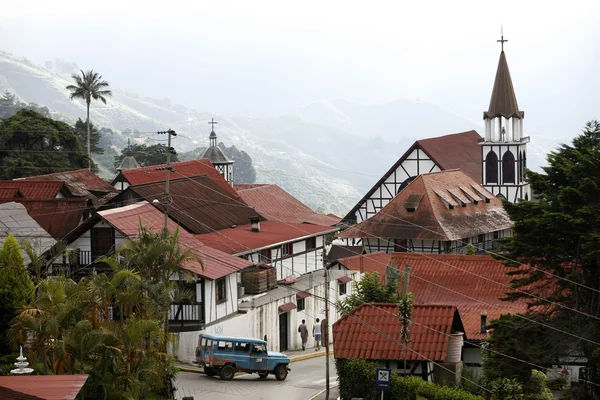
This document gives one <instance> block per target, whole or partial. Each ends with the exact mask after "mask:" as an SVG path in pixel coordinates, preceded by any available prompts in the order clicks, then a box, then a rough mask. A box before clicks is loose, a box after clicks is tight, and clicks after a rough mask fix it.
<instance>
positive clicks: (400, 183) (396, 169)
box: [343, 131, 482, 222]
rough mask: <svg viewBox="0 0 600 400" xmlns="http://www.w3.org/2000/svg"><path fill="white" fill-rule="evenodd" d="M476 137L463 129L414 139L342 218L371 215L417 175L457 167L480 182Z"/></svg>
mask: <svg viewBox="0 0 600 400" xmlns="http://www.w3.org/2000/svg"><path fill="white" fill-rule="evenodd" d="M480 138H481V136H479V134H478V133H477V132H475V131H467V132H462V133H455V134H450V135H445V136H440V137H437V138H430V139H423V140H418V141H416V142H415V143H414V144H413V145H412V146H411V147H410V148H409V149H408V150H407V151H406V152H405V153H404V154H403V155H402V157H400V158H399V159H398V161H396V163H394V165H392V167H391V168H390V169H389V170H388V171H387V172H386V173H385V174H384V175H383V176H382V177H381V179H379V180H378V181H377V183H375V185H374V186H373V187H372V188H371V189H370V190H369V191H368V192H367V194H365V196H363V198H362V199H361V200H360V201H359V202H358V203H357V204H356V205H355V206H354V207H353V208H352V209H351V210H350V211H349V212H348V214H347V215H346V216H345V217H344V218H343V220H344V221H347V222H351V221H356V222H360V221H364V220H365V219H367V218H370V217H372V216H373V215H375V214H376V213H377V212H378V211H379V210H380V209H381V208H383V207H384V206H385V205H386V204H387V203H388V202H389V201H390V200H391V199H393V198H394V197H395V196H396V195H397V194H398V192H399V191H400V190H401V189H403V188H404V187H405V186H406V185H407V184H408V183H410V180H411V178H412V179H414V177H416V176H418V175H420V174H424V173H430V172H438V171H442V170H447V169H455V168H460V169H463V170H464V171H465V173H466V174H467V175H469V176H470V177H471V178H473V179H474V180H475V181H476V182H477V183H481V168H482V160H481V148H480V146H479V144H478V140H479V139H480Z"/></svg>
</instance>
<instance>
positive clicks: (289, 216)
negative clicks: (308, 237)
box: [234, 185, 340, 226]
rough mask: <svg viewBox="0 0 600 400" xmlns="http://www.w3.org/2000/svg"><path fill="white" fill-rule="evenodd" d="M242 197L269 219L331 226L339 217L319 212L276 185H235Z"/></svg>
mask: <svg viewBox="0 0 600 400" xmlns="http://www.w3.org/2000/svg"><path fill="white" fill-rule="evenodd" d="M234 189H236V190H237V191H238V193H239V194H240V196H241V197H242V199H244V201H245V202H246V203H247V204H248V205H250V207H253V208H254V209H255V210H256V211H258V212H259V213H260V215H262V216H263V217H265V218H266V219H267V220H269V221H279V222H290V223H294V224H302V223H309V224H315V225H323V226H328V225H329V226H332V225H336V224H338V223H339V222H340V218H339V217H335V216H331V215H323V214H319V213H317V212H315V211H313V210H311V209H310V208H309V207H308V206H306V205H304V204H303V203H302V202H300V200H298V199H296V198H295V197H294V196H292V195H291V194H289V193H288V192H286V191H285V190H283V189H282V188H280V187H279V186H277V185H235V186H234Z"/></svg>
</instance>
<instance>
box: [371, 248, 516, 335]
mask: <svg viewBox="0 0 600 400" xmlns="http://www.w3.org/2000/svg"><path fill="white" fill-rule="evenodd" d="M391 262H392V263H393V264H395V265H398V266H400V267H402V266H404V265H406V264H408V265H410V280H409V287H408V290H409V291H410V292H412V293H413V294H414V296H415V304H453V305H455V306H456V307H457V308H458V310H459V311H460V315H461V317H462V321H463V324H464V326H465V329H466V334H467V337H468V338H469V339H484V338H486V337H487V335H486V334H481V333H480V329H481V312H482V311H486V312H487V314H488V321H492V320H494V319H496V318H498V317H499V316H500V314H506V313H513V314H514V313H523V312H525V311H526V309H527V305H526V303H525V301H524V300H521V301H517V302H509V301H501V300H499V299H500V298H502V297H504V296H505V293H506V292H508V291H509V289H508V286H509V285H510V280H511V279H512V278H511V277H510V276H508V275H506V272H507V271H508V268H507V267H506V266H505V265H503V264H502V263H500V262H499V261H496V260H494V259H493V258H492V257H491V256H486V255H476V256H464V255H453V254H419V253H394V254H393V255H392V257H391ZM369 269H370V270H373V271H375V270H378V271H379V274H380V276H383V275H384V274H383V270H384V265H382V264H374V263H371V266H370V267H369ZM476 275H478V276H481V277H478V276H476Z"/></svg>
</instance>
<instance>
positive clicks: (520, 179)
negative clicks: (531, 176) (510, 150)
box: [517, 151, 523, 183]
mask: <svg viewBox="0 0 600 400" xmlns="http://www.w3.org/2000/svg"><path fill="white" fill-rule="evenodd" d="M521 182H523V152H522V151H520V152H519V160H518V161H517V183H521Z"/></svg>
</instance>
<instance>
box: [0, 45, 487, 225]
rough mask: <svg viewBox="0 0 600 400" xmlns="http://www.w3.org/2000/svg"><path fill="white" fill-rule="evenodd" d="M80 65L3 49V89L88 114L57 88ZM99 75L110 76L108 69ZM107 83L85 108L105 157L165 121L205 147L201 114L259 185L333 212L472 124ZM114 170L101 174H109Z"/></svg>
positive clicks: (340, 103) (180, 146) (441, 116)
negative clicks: (189, 102)
mask: <svg viewBox="0 0 600 400" xmlns="http://www.w3.org/2000/svg"><path fill="white" fill-rule="evenodd" d="M78 72H79V70H78V68H77V66H76V65H75V64H70V63H65V62H62V61H55V62H47V63H46V64H45V65H44V66H39V65H34V64H33V63H31V62H30V61H28V60H27V59H24V58H21V57H17V56H14V55H11V54H9V53H6V52H2V51H0V92H3V91H4V90H9V91H10V92H12V93H14V94H16V95H17V96H18V97H19V98H20V99H21V100H23V101H26V102H28V103H31V102H33V103H37V104H39V105H43V106H47V107H48V108H49V109H50V113H51V116H52V117H54V118H56V119H60V120H64V121H66V122H70V123H74V122H75V121H76V120H77V118H79V117H81V118H83V117H84V116H85V104H84V103H83V102H81V101H71V100H70V99H69V94H68V92H67V91H66V90H65V89H64V88H65V87H66V86H67V85H68V84H70V83H71V78H70V74H71V73H78ZM101 72H102V73H103V74H104V78H105V79H107V80H108V81H109V82H110V76H109V75H108V72H106V71H101ZM112 90H113V97H112V98H110V99H109V100H108V103H107V104H106V105H104V104H102V103H94V104H92V107H91V109H90V119H91V120H92V122H94V124H96V125H97V126H100V127H104V128H110V129H112V130H113V133H112V134H111V137H109V138H105V140H104V142H105V143H106V144H107V146H108V147H109V151H108V152H107V153H108V155H106V153H105V157H112V155H114V154H116V153H118V152H120V151H121V149H122V148H124V146H125V145H126V142H127V137H132V138H134V139H135V140H136V141H137V142H144V141H145V142H150V143H152V142H153V141H160V140H163V139H164V135H162V136H161V135H157V134H156V132H157V131H159V130H160V131H164V130H166V129H169V128H171V129H174V130H175V131H176V132H177V133H178V135H177V137H176V138H175V139H174V142H173V147H175V149H176V150H177V151H178V152H189V151H193V150H194V149H197V148H199V147H203V146H207V145H208V134H209V132H210V126H209V125H208V121H210V120H211V118H215V120H217V121H218V125H217V126H216V127H215V131H216V132H217V135H218V141H219V142H223V143H224V145H226V146H232V145H235V146H236V147H237V148H238V149H240V150H244V151H246V152H247V153H248V154H249V155H250V156H251V158H252V162H253V164H254V168H255V170H256V182H257V183H276V184H278V185H280V186H281V187H283V188H284V189H285V190H287V191H288V192H290V193H291V194H292V195H294V196H295V197H297V198H298V199H300V200H301V201H303V202H304V203H306V204H307V205H308V206H310V207H311V208H313V209H317V210H319V211H322V212H327V213H330V212H331V213H335V214H337V215H340V216H342V215H345V213H346V212H347V211H348V210H349V209H350V208H351V207H352V206H353V205H354V204H355V203H356V202H357V201H358V200H359V199H360V198H361V197H362V195H363V194H364V193H365V192H366V191H367V190H369V189H370V188H371V186H372V185H373V184H374V183H375V182H376V181H377V180H378V179H379V178H380V177H381V176H382V175H383V173H385V171H387V170H388V169H389V167H390V166H391V165H392V164H393V163H394V162H395V161H396V160H397V159H398V157H400V156H401V155H402V154H403V153H404V152H405V151H406V150H407V149H408V147H409V146H410V145H411V144H412V143H413V142H414V141H415V140H416V139H419V138H425V137H431V136H438V135H442V134H447V133H454V132H460V131H466V130H470V129H474V128H477V124H475V123H474V122H472V121H469V120H466V119H464V118H461V117H459V116H457V115H455V114H453V113H451V112H448V111H445V110H443V109H441V108H440V107H437V106H435V105H431V104H425V103H421V102H412V101H407V100H399V101H395V102H392V103H386V104H378V105H361V104H358V103H352V102H348V101H345V100H330V101H319V102H314V103H311V104H308V105H306V106H305V107H303V108H302V109H300V110H297V111H294V112H291V113H289V114H285V115H283V114H282V115H275V116H227V115H214V114H210V113H207V112H199V111H196V110H193V109H190V108H187V107H185V106H182V105H178V104H174V103H173V102H171V100H169V99H168V98H163V99H153V98H147V97H140V96H137V95H135V94H133V93H130V92H128V91H125V90H121V89H119V88H112ZM160 143H162V142H160ZM111 173H112V171H107V170H105V171H104V172H103V176H104V177H105V178H107V179H110V178H111V176H110V174H111Z"/></svg>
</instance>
